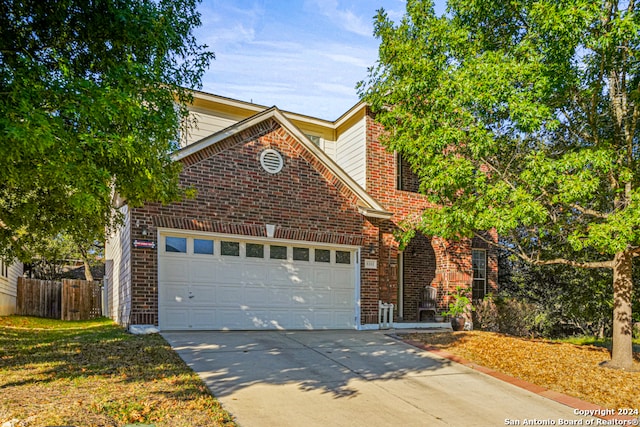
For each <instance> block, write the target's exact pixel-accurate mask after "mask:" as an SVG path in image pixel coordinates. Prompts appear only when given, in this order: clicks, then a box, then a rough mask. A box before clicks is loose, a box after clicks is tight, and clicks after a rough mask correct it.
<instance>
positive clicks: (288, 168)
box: [131, 121, 377, 324]
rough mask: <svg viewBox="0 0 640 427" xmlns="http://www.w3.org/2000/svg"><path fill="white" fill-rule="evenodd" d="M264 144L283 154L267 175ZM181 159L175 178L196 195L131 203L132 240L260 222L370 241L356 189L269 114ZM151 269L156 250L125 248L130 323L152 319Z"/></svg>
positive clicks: (242, 230) (251, 231)
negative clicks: (277, 168)
mask: <svg viewBox="0 0 640 427" xmlns="http://www.w3.org/2000/svg"><path fill="white" fill-rule="evenodd" d="M265 148H275V149H277V150H278V151H279V152H280V153H281V154H282V155H283V157H284V158H285V165H284V168H283V169H282V171H281V172H280V173H278V174H275V175H272V174H269V173H267V172H266V171H264V170H263V169H262V167H261V166H260V162H259V155H260V152H261V151H262V150H264V149H265ZM183 163H184V169H183V171H182V173H181V184H182V185H183V186H185V187H193V188H195V189H196V190H197V196H196V197H195V198H194V199H190V200H184V201H182V202H180V203H174V204H171V205H167V206H162V205H161V204H158V203H149V204H147V205H145V206H144V207H142V208H137V209H134V210H133V212H132V216H131V220H132V239H137V238H138V239H141V238H147V239H148V238H151V239H155V238H156V235H157V227H170V228H180V229H187V230H203V231H212V232H221V233H232V234H240V235H247V236H265V227H264V224H276V225H277V228H276V235H275V237H276V238H285V239H295V240H305V241H312V242H327V243H336V244H350V245H358V246H362V245H368V244H369V243H370V241H369V240H368V239H366V237H365V236H364V235H363V228H364V222H365V219H364V217H363V216H362V215H361V214H360V213H359V212H358V211H357V208H356V204H355V202H356V196H355V195H354V194H352V192H351V191H350V190H348V189H347V188H346V187H345V186H344V185H343V184H342V183H341V182H340V181H339V180H338V179H337V178H336V177H335V176H333V174H331V173H330V172H329V170H327V169H326V168H325V167H324V166H322V165H321V164H320V163H319V162H318V160H317V159H316V158H315V157H314V156H313V155H311V154H309V152H308V151H306V150H305V149H304V148H303V147H302V146H301V145H300V144H299V143H298V142H297V141H296V140H295V139H294V138H292V137H291V136H290V135H289V134H288V133H287V132H286V131H285V130H284V129H283V128H281V127H280V126H279V125H278V124H277V122H275V121H269V122H263V123H261V124H260V125H257V126H255V127H253V128H251V129H248V130H247V131H245V132H243V133H241V134H239V135H236V136H234V137H232V138H229V139H227V140H225V141H221V142H220V143H217V144H214V145H213V146H210V147H208V148H206V149H203V150H201V151H199V152H197V153H195V154H193V155H191V156H189V157H187V158H185V159H183ZM136 224H138V225H136ZM143 225H144V226H145V227H146V228H147V230H148V235H147V236H146V237H145V236H142V234H141V230H142V226H143ZM371 243H375V242H373V241H372V242H371ZM157 270H158V267H157V252H156V250H149V249H135V248H134V249H132V284H133V286H132V299H133V301H132V303H133V304H132V318H131V323H133V324H141V323H146V324H157V322H158V318H157V312H158V306H157V304H158V287H157V283H158V277H157ZM361 283H362V285H361V287H362V289H363V292H364V293H366V294H367V295H369V293H370V292H371V291H370V289H371V288H376V286H377V284H376V283H375V278H373V277H369V276H368V275H366V274H365V275H363V277H362V278H361ZM376 301H377V300H376ZM376 310H377V309H376Z"/></svg>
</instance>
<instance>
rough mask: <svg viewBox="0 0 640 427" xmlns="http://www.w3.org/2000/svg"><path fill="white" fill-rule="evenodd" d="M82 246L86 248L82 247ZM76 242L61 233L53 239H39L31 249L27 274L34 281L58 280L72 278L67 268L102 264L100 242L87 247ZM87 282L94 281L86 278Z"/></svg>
mask: <svg viewBox="0 0 640 427" xmlns="http://www.w3.org/2000/svg"><path fill="white" fill-rule="evenodd" d="M80 244H82V245H85V246H82V247H81V246H80ZM80 244H79V243H78V242H77V241H75V240H74V239H73V238H72V237H71V236H70V235H69V234H65V233H60V234H58V235H56V236H54V237H53V238H49V239H39V241H38V245H37V246H34V247H32V248H31V258H30V262H29V263H28V264H26V265H25V273H26V274H27V275H28V276H29V277H31V278H33V279H43V280H57V279H61V278H64V277H70V276H69V275H68V274H69V273H67V272H66V271H65V268H66V267H69V266H75V264H76V263H78V262H85V261H86V263H87V264H88V266H87V267H89V268H90V267H96V266H98V265H99V264H100V263H101V262H102V257H103V255H104V254H103V249H104V248H103V244H102V242H100V241H94V242H91V243H90V244H89V245H87V244H86V243H85V242H84V241H83V242H81V243H80ZM72 277H73V276H72ZM85 279H87V280H92V279H90V278H87V277H85Z"/></svg>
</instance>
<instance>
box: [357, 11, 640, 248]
mask: <svg viewBox="0 0 640 427" xmlns="http://www.w3.org/2000/svg"><path fill="white" fill-rule="evenodd" d="M608 4H612V8H611V9H608V8H607V5H608ZM375 34H376V36H378V37H379V38H380V39H381V46H380V51H379V61H378V63H377V65H376V66H375V67H372V68H371V69H370V75H369V80H368V81H366V82H361V83H360V85H359V90H360V94H361V96H362V98H363V99H364V100H365V101H367V102H368V103H369V104H371V106H372V108H373V110H374V111H375V112H376V113H377V119H378V120H379V121H380V122H381V123H382V124H383V125H385V127H386V128H387V129H389V131H390V132H389V133H388V134H387V136H386V138H385V139H384V143H385V144H386V145H387V147H388V148H389V149H390V150H397V151H399V152H401V153H402V154H403V155H404V156H405V158H407V159H408V161H409V162H410V163H411V165H412V167H413V168H414V170H415V171H416V172H417V173H418V175H419V176H420V177H421V178H422V183H423V185H422V188H421V189H422V191H423V192H424V193H426V194H427V195H429V197H430V198H431V199H432V201H433V202H436V203H439V204H440V205H442V208H441V209H430V210H427V211H425V213H424V215H423V217H422V220H421V222H420V223H418V224H414V225H415V226H417V227H419V228H420V229H422V230H423V231H425V232H427V233H429V234H434V235H439V236H442V237H447V238H456V237H460V236H470V235H473V233H474V232H475V231H476V230H486V229H490V228H495V229H496V230H497V232H498V234H499V235H500V236H503V237H509V238H510V240H511V241H512V242H513V243H514V244H519V245H520V247H519V250H520V254H521V255H522V256H525V257H528V258H529V259H531V260H536V259H538V257H540V259H545V258H549V257H550V256H551V255H552V254H553V253H554V252H555V250H556V249H555V248H557V246H558V245H562V246H564V247H567V248H569V249H573V250H575V251H582V250H583V249H585V248H591V249H593V250H595V251H596V252H600V253H605V254H615V253H616V252H620V251H623V250H629V248H630V247H631V248H636V247H637V246H638V245H639V244H640V205H639V203H638V202H639V201H640V193H639V190H638V179H639V177H640V175H639V173H638V171H639V170H640V168H639V167H638V157H639V156H640V144H639V141H638V126H637V124H638V123H637V121H638V118H639V117H638V106H637V105H636V101H637V99H638V96H637V93H640V92H639V88H638V83H639V82H640V73H639V72H638V71H639V67H640V63H639V62H638V61H637V60H634V59H633V58H634V57H636V55H638V54H640V17H639V16H638V14H637V13H636V11H635V10H632V9H630V8H628V3H624V2H616V1H614V2H603V1H596V0H575V1H571V2H563V3H557V2H551V1H538V2H532V3H522V2H512V1H507V2H489V1H486V0H455V1H450V2H449V14H448V15H447V16H444V17H438V16H436V15H435V13H434V11H433V7H432V4H431V2H429V1H418V0H410V1H408V2H407V13H406V15H405V16H404V17H403V18H402V20H401V21H400V22H398V23H394V22H392V21H391V20H390V19H389V17H388V16H387V15H386V13H385V12H384V11H383V10H382V11H380V13H379V15H378V16H377V18H376V22H375Z"/></svg>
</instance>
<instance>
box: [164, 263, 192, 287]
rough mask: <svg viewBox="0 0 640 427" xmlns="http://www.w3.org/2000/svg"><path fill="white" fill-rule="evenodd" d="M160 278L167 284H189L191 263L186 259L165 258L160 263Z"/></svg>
mask: <svg viewBox="0 0 640 427" xmlns="http://www.w3.org/2000/svg"><path fill="white" fill-rule="evenodd" d="M160 277H162V278H163V280H166V281H167V282H188V281H189V262H188V260H187V259H184V258H175V259H172V258H165V259H163V262H162V263H160Z"/></svg>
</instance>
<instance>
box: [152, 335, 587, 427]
mask: <svg viewBox="0 0 640 427" xmlns="http://www.w3.org/2000/svg"><path fill="white" fill-rule="evenodd" d="M163 336H164V337H165V338H166V339H167V341H168V342H169V343H170V344H171V346H172V347H173V348H174V349H175V350H176V351H177V352H178V354H179V355H180V356H181V357H182V359H183V360H184V361H185V362H186V363H187V364H188V365H189V366H190V367H191V368H192V369H193V370H194V371H195V372H197V373H198V374H199V375H200V377H201V378H202V379H203V380H204V381H205V383H206V384H207V386H208V387H209V389H210V390H211V391H212V393H213V394H214V395H215V396H216V397H217V398H218V400H219V401H220V402H221V403H222V404H223V406H224V407H225V408H226V409H227V410H228V411H229V412H230V413H231V414H232V415H234V416H235V418H236V421H237V422H238V424H239V425H241V426H245V427H246V426H248V427H254V426H255V427H270V426H278V427H281V426H323V427H326V426H367V427H374V426H385V427H389V426H478V427H479V426H503V425H561V424H560V420H567V421H576V422H577V421H579V420H581V419H583V418H584V417H579V416H578V415H575V414H574V410H573V408H571V407H569V406H565V405H563V404H560V403H558V402H554V401H552V400H549V399H546V398H544V397H541V396H539V395H537V394H535V393H532V392H529V391H527V390H524V389H522V388H518V387H515V386H513V385H511V384H508V383H506V382H503V381H500V380H498V379H496V378H493V377H491V376H488V375H485V374H483V373H480V372H477V371H475V370H473V369H470V368H468V367H465V366H463V365H460V364H457V363H454V362H452V361H450V360H447V359H444V358H441V357H438V356H436V355H434V354H431V353H429V352H426V351H422V350H420V349H417V348H415V347H412V346H410V345H408V344H405V343H403V342H401V341H398V340H396V339H393V338H391V337H389V336H387V335H385V333H384V332H381V331H367V332H365V331H295V332H294V331H287V332H266V331H265V332H263V331H257V332H171V333H163ZM533 420H536V421H539V422H542V421H546V420H552V421H553V422H554V423H555V424H534V423H533ZM583 422H584V421H583ZM565 425H568V423H565Z"/></svg>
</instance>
